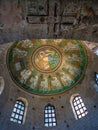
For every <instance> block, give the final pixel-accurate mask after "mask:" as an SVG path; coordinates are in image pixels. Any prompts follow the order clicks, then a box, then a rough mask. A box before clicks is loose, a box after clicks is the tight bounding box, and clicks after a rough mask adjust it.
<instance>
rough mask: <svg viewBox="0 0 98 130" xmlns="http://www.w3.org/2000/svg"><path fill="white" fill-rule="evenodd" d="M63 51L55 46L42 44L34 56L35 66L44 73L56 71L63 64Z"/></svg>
mask: <svg viewBox="0 0 98 130" xmlns="http://www.w3.org/2000/svg"><path fill="white" fill-rule="evenodd" d="M61 59H62V58H61V53H60V52H59V51H58V50H57V48H55V47H53V46H49V45H48V46H41V47H40V48H38V49H37V50H36V51H35V52H34V54H33V57H32V63H33V65H34V67H35V68H36V69H37V70H39V71H41V72H44V73H47V72H53V71H55V70H56V69H57V68H58V67H59V66H60V64H61Z"/></svg>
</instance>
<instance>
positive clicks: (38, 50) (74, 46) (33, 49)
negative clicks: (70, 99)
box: [7, 39, 87, 95]
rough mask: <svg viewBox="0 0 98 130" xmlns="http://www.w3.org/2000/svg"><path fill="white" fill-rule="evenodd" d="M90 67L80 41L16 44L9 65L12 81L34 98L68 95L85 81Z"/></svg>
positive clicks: (36, 41)
mask: <svg viewBox="0 0 98 130" xmlns="http://www.w3.org/2000/svg"><path fill="white" fill-rule="evenodd" d="M86 64H87V56H86V50H85V47H84V44H83V43H82V42H81V41H77V40H66V39H55V40H54V39H35V40H34V39H33V40H24V41H18V42H15V43H13V45H12V46H11V47H10V48H9V50H8V55H7V65H8V69H9V71H10V74H11V77H12V79H13V80H14V81H15V83H16V84H17V85H18V86H20V87H21V88H22V89H24V90H26V91H27V92H29V93H32V94H38V95H52V94H58V93H62V92H65V91H66V90H68V89H70V88H72V87H73V86H75V84H76V83H77V82H78V81H79V80H80V79H81V77H82V75H83V73H84V71H85V68H86Z"/></svg>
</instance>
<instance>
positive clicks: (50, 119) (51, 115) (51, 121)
mask: <svg viewBox="0 0 98 130" xmlns="http://www.w3.org/2000/svg"><path fill="white" fill-rule="evenodd" d="M44 116H45V117H44V124H45V126H46V127H52V126H56V125H57V122H56V112H55V107H54V106H52V105H51V104H48V105H47V106H45V109H44Z"/></svg>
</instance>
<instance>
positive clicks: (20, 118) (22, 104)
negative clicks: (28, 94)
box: [10, 97, 28, 124]
mask: <svg viewBox="0 0 98 130" xmlns="http://www.w3.org/2000/svg"><path fill="white" fill-rule="evenodd" d="M27 106H28V102H27V100H26V99H24V98H22V97H20V98H18V99H17V100H16V102H15V105H14V108H13V111H12V113H11V117H10V121H12V122H14V123H18V124H24V122H25V118H26V112H27Z"/></svg>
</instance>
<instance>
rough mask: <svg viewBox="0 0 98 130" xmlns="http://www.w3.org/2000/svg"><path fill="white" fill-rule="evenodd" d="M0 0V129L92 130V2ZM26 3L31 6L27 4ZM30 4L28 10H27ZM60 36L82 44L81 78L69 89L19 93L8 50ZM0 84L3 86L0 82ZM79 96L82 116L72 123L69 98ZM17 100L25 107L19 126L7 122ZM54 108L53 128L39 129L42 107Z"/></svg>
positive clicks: (96, 38) (95, 13)
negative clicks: (84, 112)
mask: <svg viewBox="0 0 98 130" xmlns="http://www.w3.org/2000/svg"><path fill="white" fill-rule="evenodd" d="M39 1H40V0H36V1H35V0H31V1H30V0H14V1H13V0H8V1H6V0H0V76H1V77H0V82H1V79H2V77H3V80H2V83H1V84H0V130H17V129H18V130H50V129H51V130H98V116H97V115H98V100H97V99H98V85H96V82H95V72H96V73H98V54H97V55H96V53H95V50H94V48H97V49H98V1H97V0H89V1H86V0H79V1H78V0H77V1H75V0H69V1H67V0H42V1H40V2H39ZM30 2H31V3H30ZM30 5H31V6H30ZM37 38H38V39H42V38H45V39H46V38H52V39H54V38H60V39H62V38H65V39H75V40H83V42H84V46H85V49H86V52H87V66H86V70H85V72H84V74H83V76H82V78H81V80H80V81H79V82H78V83H77V84H76V85H75V86H74V87H72V88H71V89H69V90H67V91H65V92H63V93H59V94H56V95H55V94H54V95H48V96H42V95H36V94H30V93H28V92H26V91H24V90H22V89H21V88H20V87H19V86H18V85H17V84H16V83H15V82H14V81H13V79H12V78H11V75H10V72H9V69H8V66H7V56H8V50H9V49H10V47H11V46H12V44H13V43H14V42H15V41H20V40H24V39H37ZM3 81H4V82H3ZM74 94H76V95H77V94H79V95H80V96H81V98H82V99H83V101H84V104H85V106H86V108H87V111H88V113H87V115H86V116H85V117H83V118H81V119H78V120H76V118H75V116H74V113H73V110H72V106H71V103H70V100H71V97H72V95H74ZM17 99H23V101H24V102H25V103H26V104H27V105H26V107H27V110H26V112H25V119H24V121H23V124H18V123H14V122H12V121H10V118H11V113H12V111H13V108H14V105H15V102H16V100H17ZM47 104H51V105H53V106H54V107H55V110H56V120H57V125H56V126H54V127H45V126H44V109H45V106H46V105H47Z"/></svg>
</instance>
